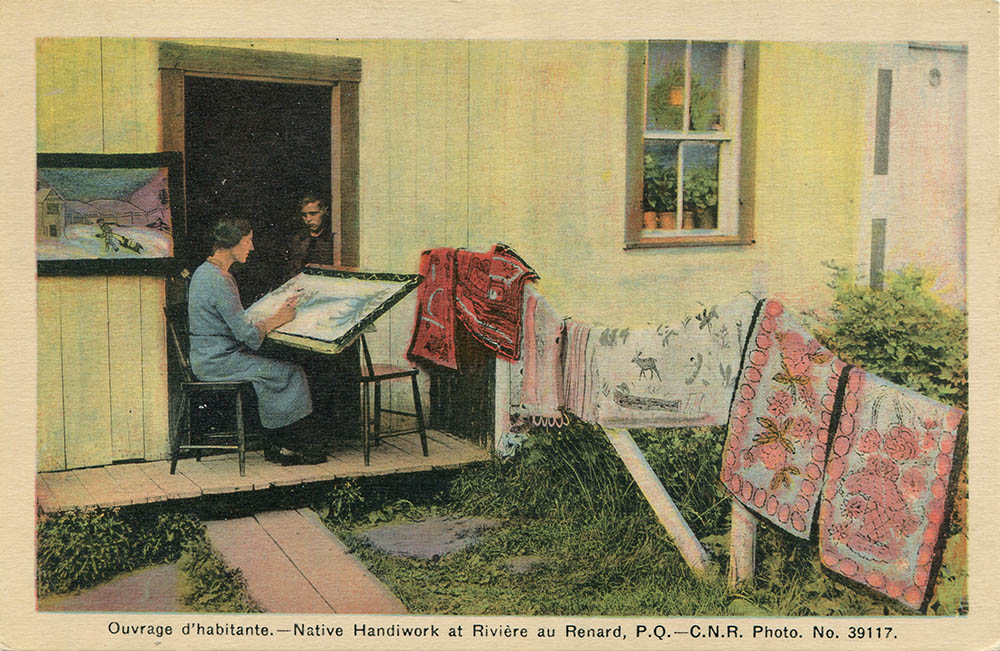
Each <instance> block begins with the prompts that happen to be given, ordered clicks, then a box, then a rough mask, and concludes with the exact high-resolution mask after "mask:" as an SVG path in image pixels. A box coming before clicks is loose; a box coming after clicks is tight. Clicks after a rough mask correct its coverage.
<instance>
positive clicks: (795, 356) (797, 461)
mask: <svg viewBox="0 0 1000 651" xmlns="http://www.w3.org/2000/svg"><path fill="white" fill-rule="evenodd" d="M844 367H845V364H844V363H843V362H842V361H840V360H839V359H837V358H836V357H834V355H833V354H832V353H831V352H830V351H829V350H827V349H826V348H824V347H823V346H821V345H820V343H819V342H818V341H816V339H814V338H813V337H812V336H811V335H809V334H808V333H807V332H806V331H805V330H804V329H803V328H802V327H801V326H800V325H799V324H798V323H797V322H796V320H795V319H794V318H793V317H792V316H790V315H789V314H788V313H787V312H786V311H785V309H784V307H783V306H782V304H781V303H780V302H778V301H775V300H767V301H765V302H764V304H763V307H762V309H761V310H760V311H759V313H758V315H757V320H756V322H755V324H754V327H753V330H752V332H751V334H750V338H749V340H748V342H747V346H746V354H745V360H744V363H743V368H742V371H741V373H740V378H739V385H738V386H737V387H736V392H735V396H734V399H733V402H732V408H731V413H730V420H729V433H728V437H727V440H726V444H725V446H724V447H723V450H724V452H723V460H722V471H721V475H720V478H721V479H722V482H723V484H725V485H726V487H728V489H729V490H730V492H732V494H733V495H734V496H735V497H736V498H737V499H738V500H739V501H740V502H742V503H743V504H745V505H746V506H747V508H749V509H751V510H753V511H756V512H757V513H759V514H760V515H762V516H763V517H765V518H767V519H768V520H770V521H771V522H773V523H774V524H776V525H778V526H779V527H781V528H782V529H784V530H786V531H788V532H789V533H791V534H793V535H796V536H798V537H800V538H808V537H809V530H810V527H811V525H812V521H813V515H814V513H815V510H816V505H817V502H818V500H819V494H820V487H821V484H822V478H823V469H824V465H825V460H826V448H827V438H828V435H829V428H830V424H831V419H832V417H833V412H834V409H835V404H834V403H835V396H836V393H837V388H838V382H839V380H840V376H841V373H842V371H843V369H844Z"/></svg>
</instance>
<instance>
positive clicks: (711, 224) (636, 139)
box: [625, 41, 752, 248]
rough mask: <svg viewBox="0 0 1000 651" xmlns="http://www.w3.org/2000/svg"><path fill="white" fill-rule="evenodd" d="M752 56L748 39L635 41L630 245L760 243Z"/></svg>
mask: <svg viewBox="0 0 1000 651" xmlns="http://www.w3.org/2000/svg"><path fill="white" fill-rule="evenodd" d="M744 54H745V53H744V46H743V44H742V43H726V42H710V41H645V42H640V43H631V44H630V47H629V80H628V91H629V97H628V120H629V122H628V132H629V138H628V147H629V152H628V154H629V155H628V158H629V174H628V179H629V189H628V211H627V215H626V229H625V235H626V246H627V247H629V248H638V247H655V246H689V245H708V244H747V243H750V242H751V241H752V240H751V234H750V220H749V213H748V211H747V210H741V201H740V189H741V168H742V167H745V163H746V161H744V160H743V158H745V157H744V156H743V150H744V144H745V143H744V137H743V129H744V127H745V125H744V81H745V74H744ZM743 171H744V172H745V171H746V170H743ZM743 176H745V174H744V175H743ZM678 206H680V207H681V209H680V210H678Z"/></svg>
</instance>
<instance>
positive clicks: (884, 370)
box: [816, 263, 969, 408]
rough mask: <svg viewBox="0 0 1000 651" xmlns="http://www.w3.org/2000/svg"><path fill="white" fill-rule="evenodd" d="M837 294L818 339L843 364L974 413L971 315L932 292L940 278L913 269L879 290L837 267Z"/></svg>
mask: <svg viewBox="0 0 1000 651" xmlns="http://www.w3.org/2000/svg"><path fill="white" fill-rule="evenodd" d="M827 266H829V267H831V268H832V269H833V270H834V280H833V283H832V286H833V288H834V290H835V292H836V293H835V297H834V301H833V305H832V306H831V308H830V310H829V312H828V313H827V314H823V315H817V317H818V327H817V330H816V336H817V338H818V339H819V340H820V341H821V342H822V343H823V345H825V346H826V347H827V348H829V349H830V350H832V351H834V352H835V353H836V354H837V355H838V356H839V357H840V358H841V359H843V360H844V361H845V362H848V363H850V364H856V365H857V366H860V367H862V368H864V369H865V370H867V371H871V372H872V373H874V374H876V375H878V376H880V377H883V378H885V379H887V380H890V381H892V382H895V383H897V384H900V385H902V386H905V387H908V388H910V389H912V390H914V391H916V392H918V393H921V394H923V395H925V396H928V397H930V398H934V399H935V400H940V401H941V402H944V403H947V404H950V405H958V406H960V407H962V408H967V407H968V404H969V379H968V368H969V358H968V348H967V346H968V343H967V342H968V325H967V321H966V315H965V314H964V313H962V312H961V311H959V310H958V309H956V308H954V307H952V306H950V305H947V304H946V303H944V302H943V301H941V299H939V298H938V297H937V296H936V295H935V294H934V293H933V291H932V290H931V287H932V285H933V282H934V278H933V277H931V275H930V274H929V273H927V272H925V271H922V270H920V269H917V268H913V267H910V268H906V269H904V270H902V271H900V272H899V273H896V274H890V275H888V276H887V278H886V287H885V289H883V290H875V289H871V288H869V287H866V286H864V285H858V284H856V283H855V281H854V278H853V277H852V276H851V275H850V274H849V273H848V272H847V271H846V270H845V269H843V268H838V267H836V266H835V265H833V264H831V263H827Z"/></svg>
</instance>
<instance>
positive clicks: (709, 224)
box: [695, 210, 718, 229]
mask: <svg viewBox="0 0 1000 651" xmlns="http://www.w3.org/2000/svg"><path fill="white" fill-rule="evenodd" d="M695 221H696V223H697V224H698V228H706V229H713V228H716V226H717V222H718V220H717V219H716V216H715V213H713V212H712V211H710V210H702V211H699V212H698V215H697V219H696V220H695Z"/></svg>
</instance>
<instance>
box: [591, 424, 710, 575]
mask: <svg viewBox="0 0 1000 651" xmlns="http://www.w3.org/2000/svg"><path fill="white" fill-rule="evenodd" d="M604 434H605V436H607V437H608V440H609V441H611V445H613V446H614V448H615V451H616V452H617V453H618V456H619V457H621V459H622V461H624V462H625V467H626V468H627V469H628V471H629V474H631V475H632V478H633V479H635V483H636V485H637V486H638V487H639V490H641V491H642V494H643V495H645V496H646V500H647V501H648V502H649V505H650V506H652V507H653V512H654V513H656V517H657V519H658V520H659V521H660V524H662V525H663V527H664V528H665V529H666V530H667V533H668V534H670V537H671V538H672V539H673V541H674V544H675V545H677V549H678V550H680V552H681V556H683V557H684V560H685V561H686V562H687V564H688V567H690V568H691V569H692V570H694V571H695V572H696V573H699V574H701V573H704V572H706V571H708V570H709V569H710V568H711V566H712V559H711V557H710V556H709V555H708V552H706V551H705V548H704V547H702V546H701V542H699V540H698V538H697V537H696V536H695V535H694V533H693V532H692V531H691V527H689V526H688V523H687V521H685V520H684V516H682V515H681V512H680V511H679V510H678V509H677V505H676V504H674V501H673V500H672V499H671V498H670V494H669V493H667V489H666V488H664V487H663V484H662V483H660V479H659V477H657V476H656V473H655V472H653V469H652V468H651V467H650V466H649V462H647V461H646V457H645V456H643V454H642V450H640V449H639V446H638V445H636V443H635V441H634V440H633V439H632V436H631V435H630V434H629V433H628V430H625V429H619V430H614V429H610V430H605V431H604Z"/></svg>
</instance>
